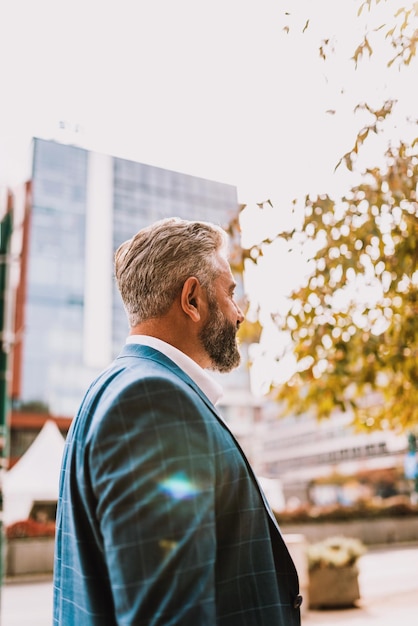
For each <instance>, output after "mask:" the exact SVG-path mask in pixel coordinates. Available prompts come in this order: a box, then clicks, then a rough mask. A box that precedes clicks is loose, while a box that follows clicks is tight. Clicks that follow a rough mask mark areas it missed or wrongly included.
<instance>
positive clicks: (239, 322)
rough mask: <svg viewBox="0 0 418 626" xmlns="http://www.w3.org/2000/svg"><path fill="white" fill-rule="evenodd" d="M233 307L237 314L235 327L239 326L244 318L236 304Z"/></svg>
mask: <svg viewBox="0 0 418 626" xmlns="http://www.w3.org/2000/svg"><path fill="white" fill-rule="evenodd" d="M235 306H236V308H237V313H238V319H237V325H238V326H239V325H240V324H242V322H243V321H244V320H245V317H244V313H243V312H242V310H241V309H240V307H239V306H238V304H237V303H235Z"/></svg>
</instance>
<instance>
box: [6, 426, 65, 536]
mask: <svg viewBox="0 0 418 626" xmlns="http://www.w3.org/2000/svg"><path fill="white" fill-rule="evenodd" d="M64 444H65V440H64V437H63V436H62V435H61V433H60V431H59V428H58V426H57V425H56V424H55V422H53V421H51V420H49V421H47V422H46V423H45V424H44V426H43V428H42V430H41V431H40V433H39V435H38V436H37V437H36V439H35V441H34V442H33V443H32V445H31V446H30V447H29V448H28V450H27V451H26V452H25V454H24V455H23V456H22V457H21V458H20V459H19V461H18V462H17V463H16V465H14V466H13V467H12V468H11V469H10V470H9V471H8V472H6V473H5V475H4V478H3V507H4V512H3V523H4V525H5V526H9V525H10V524H13V523H14V522H19V521H22V520H25V519H27V518H28V517H29V514H30V511H31V508H32V505H33V503H34V502H35V501H44V502H45V501H50V502H53V501H57V499H58V482H59V474H60V468H61V460H62V455H63V451H64Z"/></svg>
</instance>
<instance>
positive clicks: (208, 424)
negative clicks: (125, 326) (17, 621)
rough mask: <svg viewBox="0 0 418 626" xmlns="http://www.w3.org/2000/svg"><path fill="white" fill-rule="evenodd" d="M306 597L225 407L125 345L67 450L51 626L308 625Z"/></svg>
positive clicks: (165, 361)
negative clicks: (221, 410)
mask: <svg viewBox="0 0 418 626" xmlns="http://www.w3.org/2000/svg"><path fill="white" fill-rule="evenodd" d="M298 593H299V589H298V578H297V574H296V570H295V567H294V564H293V562H292V559H291V558H290V556H289V553H288V550H287V548H286V546H285V544H284V542H283V539H282V536H281V534H280V531H279V528H278V526H277V523H276V521H275V519H274V515H273V513H272V512H271V509H270V508H269V506H268V504H267V502H266V501H265V498H264V495H263V493H262V491H261V489H260V487H259V485H258V483H257V480H256V478H255V476H254V474H253V472H252V470H251V468H250V466H249V464H248V461H247V460H246V458H245V455H244V453H243V452H242V450H241V448H240V447H239V445H238V443H237V441H236V440H235V438H234V437H233V435H232V434H231V432H230V431H229V429H228V428H227V426H226V425H225V424H224V422H223V421H222V419H221V418H220V416H219V415H218V413H217V411H216V409H215V407H214V406H213V405H212V403H211V402H210V401H209V400H208V398H207V397H206V396H205V395H204V393H203V392H202V391H201V390H200V389H199V387H198V386H197V385H196V384H195V383H194V382H193V381H192V380H191V379H190V378H189V376H187V375H186V374H185V373H184V372H183V371H182V370H181V369H180V368H179V367H177V366H176V365H175V364H174V363H173V362H172V361H171V360H170V359H169V358H167V357H166V356H164V355H163V354H162V353H160V352H158V351H157V350H154V349H153V348H150V347H147V346H141V345H132V344H131V345H127V346H125V348H124V349H123V351H122V353H121V354H120V356H119V357H118V358H117V359H116V360H115V362H114V363H113V364H112V365H111V366H110V368H109V369H107V370H106V371H105V372H104V373H103V374H102V375H101V376H99V377H98V378H97V379H96V381H95V382H93V384H92V385H91V386H90V388H89V390H88V391H87V393H86V395H85V398H84V400H83V402H82V404H81V407H80V410H79V412H78V414H77V416H76V417H75V419H74V420H73V423H72V426H71V429H70V432H69V434H68V436H67V439H66V446H65V451H64V457H63V464H62V470H61V476H60V496H59V502H58V509H57V533H56V548H55V564H54V624H55V626H57V625H58V624H59V625H60V626H75V625H77V626H114V625H115V624H117V625H121V626H122V625H123V626H142V625H144V626H145V625H146V626H162V625H164V626H168V625H174V624H176V625H184V626H215V625H223V626H246V625H251V626H264V625H265V626H299V624H300V611H299V605H300V596H298Z"/></svg>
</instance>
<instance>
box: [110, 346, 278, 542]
mask: <svg viewBox="0 0 418 626" xmlns="http://www.w3.org/2000/svg"><path fill="white" fill-rule="evenodd" d="M124 357H134V358H135V357H139V358H145V359H149V360H151V361H155V362H157V363H159V364H160V365H163V366H164V367H166V368H167V369H169V370H170V371H171V372H172V373H173V374H174V375H175V376H178V377H179V378H181V379H182V380H183V381H184V382H185V383H186V384H187V385H189V387H191V388H192V389H193V390H194V391H195V392H196V393H197V394H198V395H199V397H200V398H201V399H202V401H203V402H204V403H205V404H206V406H207V407H208V409H209V410H210V411H211V412H212V413H213V414H214V415H215V417H216V419H217V420H218V422H219V423H220V425H221V426H222V428H224V429H225V430H226V431H227V432H228V433H229V434H230V436H231V437H232V438H233V440H234V442H235V444H236V446H237V448H238V450H239V451H240V453H241V456H242V458H243V460H244V462H245V464H246V466H247V469H248V472H249V474H250V476H251V477H252V479H253V481H254V483H255V485H256V487H257V489H258V491H259V493H260V495H261V498H262V500H263V503H264V506H265V508H266V510H267V512H268V514H269V516H270V518H271V520H272V522H273V524H274V525H275V526H276V528H277V530H279V531H280V529H279V525H278V523H277V520H276V517H275V515H274V513H273V511H272V509H271V507H270V504H269V503H268V501H267V499H266V496H265V494H264V491H263V490H262V488H261V486H260V484H259V482H258V480H257V477H256V475H255V473H254V470H253V468H252V467H251V465H250V463H249V461H248V459H247V457H246V455H245V452H244V451H243V449H242V448H241V445H240V443H239V442H238V440H237V438H236V437H235V435H234V434H233V432H232V431H231V430H230V428H229V427H228V426H227V424H226V423H225V421H224V419H223V417H222V416H221V414H220V413H219V412H218V410H217V409H216V407H215V405H214V404H212V402H211V401H210V400H209V398H208V397H207V396H206V395H205V394H204V393H203V391H202V390H201V389H200V387H199V386H198V385H197V384H196V383H195V382H194V380H193V379H192V378H190V376H189V375H188V374H186V372H185V371H184V370H182V369H181V368H180V367H179V366H178V365H176V363H174V361H172V360H171V359H170V358H169V357H168V356H166V355H165V354H163V353H162V352H160V351H159V350H156V349H155V348H151V347H150V346H145V345H141V344H132V343H131V344H126V345H125V346H124V348H123V349H122V352H121V353H120V355H119V356H118V357H117V358H118V359H119V358H124Z"/></svg>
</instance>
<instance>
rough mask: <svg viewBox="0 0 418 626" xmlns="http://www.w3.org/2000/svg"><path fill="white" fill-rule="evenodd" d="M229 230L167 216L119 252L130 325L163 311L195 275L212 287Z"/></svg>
mask: <svg viewBox="0 0 418 626" xmlns="http://www.w3.org/2000/svg"><path fill="white" fill-rule="evenodd" d="M227 241H228V240H227V235H226V233H225V231H224V230H223V229H222V228H221V227H220V226H216V225H215V224H211V223H209V222H196V221H188V220H181V219H179V218H175V217H174V218H167V219H163V220H160V221H158V222H155V223H154V224H151V225H150V226H147V227H146V228H144V229H142V230H140V231H139V232H138V233H137V234H136V235H134V236H133V237H132V239H129V240H128V241H125V242H124V243H123V244H122V245H120V246H119V248H118V249H117V250H116V253H115V277H116V281H117V285H118V288H119V291H120V294H121V296H122V300H123V303H124V306H125V310H126V313H127V316H128V320H129V323H130V325H131V327H133V326H136V325H137V324H139V323H140V322H143V321H145V320H148V319H151V318H156V317H161V316H163V315H165V314H166V313H167V312H168V310H169V309H170V307H171V305H172V303H173V302H174V300H175V298H176V297H177V296H178V295H179V294H180V293H181V290H182V288H183V285H184V282H185V281H186V280H187V278H189V277H190V276H195V277H196V278H197V279H198V280H199V282H200V284H201V285H202V286H203V287H205V288H206V289H208V291H209V292H211V284H212V281H213V280H214V279H215V278H216V277H217V275H218V272H219V270H218V267H217V264H216V262H215V261H216V260H215V255H216V253H217V252H220V253H225V256H226V249H227Z"/></svg>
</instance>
